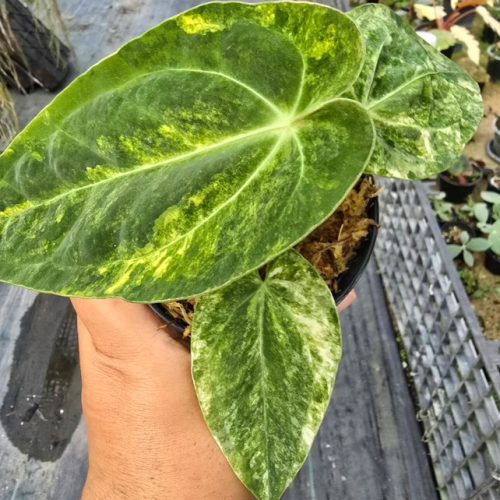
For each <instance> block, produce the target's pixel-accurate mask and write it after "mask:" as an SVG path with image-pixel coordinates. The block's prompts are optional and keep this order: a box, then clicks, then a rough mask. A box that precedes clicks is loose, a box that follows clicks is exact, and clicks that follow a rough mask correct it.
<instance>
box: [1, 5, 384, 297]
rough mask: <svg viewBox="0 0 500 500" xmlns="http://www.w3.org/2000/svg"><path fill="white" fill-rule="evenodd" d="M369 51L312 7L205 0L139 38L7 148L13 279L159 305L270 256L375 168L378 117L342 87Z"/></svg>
mask: <svg viewBox="0 0 500 500" xmlns="http://www.w3.org/2000/svg"><path fill="white" fill-rule="evenodd" d="M362 59H363V45H362V40H361V36H360V34H359V31H358V30H357V28H356V26H355V24H354V23H353V22H352V21H351V20H350V19H349V18H348V17H347V16H345V15H343V14H341V13H340V12H338V11H336V10H333V9H330V8H328V7H325V6H319V5H313V4H307V3H287V2H283V3H277V4H275V3H273V4H261V5H258V6H254V5H247V4H242V3H211V4H206V5H203V6H200V7H198V8H196V9H193V10H191V11H188V12H186V13H184V14H182V15H180V16H177V17H175V18H173V19H171V20H168V21H166V22H164V23H163V24H161V25H159V26H157V27H156V28H154V29H152V30H151V31H149V32H147V33H145V34H144V35H143V36H141V37H140V38H137V39H135V40H133V41H132V42H130V43H129V44H127V45H125V46H124V47H123V48H122V49H121V50H119V51H118V52H117V53H115V54H114V55H112V56H111V57H109V58H107V59H105V60H103V61H102V62H101V63H99V64H98V65H97V66H95V67H93V68H91V69H90V70H89V71H88V72H87V73H86V74H84V75H83V76H82V77H80V78H79V79H77V80H76V81H75V82H74V83H73V84H71V85H70V86H69V87H68V88H67V89H66V90H65V91H64V92H63V93H62V94H61V95H59V96H58V97H57V98H56V99H55V100H54V101H53V103H52V104H51V105H50V106H49V107H48V108H46V109H45V110H44V111H43V112H42V113H41V114H40V115H39V116H38V117H37V118H35V120H34V121H33V122H32V123H31V124H30V125H29V126H28V127H27V128H26V129H25V130H24V131H23V132H22V133H21V134H20V135H19V136H18V138H17V139H16V140H15V141H14V142H13V144H12V145H11V147H10V148H9V149H7V150H6V151H5V152H4V154H3V155H2V157H1V158H0V235H1V239H0V280H2V281H7V282H10V283H13V284H19V285H24V286H28V287H31V288H35V289H38V290H41V291H50V292H55V293H58V294H63V295H77V296H87V297H105V296H119V297H124V298H126V299H128V300H133V301H140V302H153V301H162V300H167V299H172V298H180V297H189V296H193V295H197V294H200V293H202V292H204V291H207V290H211V289H214V288H217V287H219V286H221V285H223V284H224V283H226V282H228V281H230V280H232V279H235V278H237V277H238V276H241V275H242V274H244V273H246V272H248V271H250V270H251V269H254V268H256V267H258V266H260V265H261V264H263V263H264V262H266V261H268V260H269V259H271V258H273V257H274V256H276V255H277V254H279V253H280V252H282V251H283V250H285V249H287V248H288V247H290V246H291V245H292V244H294V243H295V242H297V241H299V240H300V239H301V238H302V237H304V236H305V235H306V234H307V233H309V232H310V230H311V229H312V228H313V227H315V226H316V225H318V224H319V223H320V222H322V221H323V220H324V219H325V218H326V217H327V216H328V215H329V214H330V213H331V212H332V211H333V209H334V208H335V207H336V206H337V205H338V204H339V203H340V202H341V201H342V199H343V198H344V196H345V195H346V193H347V192H348V191H349V189H350V187H351V186H352V185H353V184H354V183H355V182H356V180H357V179H358V177H359V175H360V174H361V172H362V171H363V170H364V167H365V164H366V163H367V160H368V158H369V155H370V153H371V150H372V146H373V141H374V134H373V125H372V123H371V121H370V119H369V116H368V114H367V113H366V112H365V111H364V110H363V108H362V107H361V106H360V105H359V104H357V103H355V102H352V101H348V100H345V99H335V98H336V96H339V95H340V94H342V93H344V92H345V91H346V89H347V88H348V87H349V86H350V85H351V84H352V82H353V81H354V80H355V79H356V77H357V75H358V73H359V71H360V68H361V62H362Z"/></svg>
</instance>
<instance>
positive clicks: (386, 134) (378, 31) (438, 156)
mask: <svg viewBox="0 0 500 500" xmlns="http://www.w3.org/2000/svg"><path fill="white" fill-rule="evenodd" d="M349 16H350V17H351V19H353V20H354V21H355V22H356V24H357V25H358V28H359V29H360V31H361V32H362V34H363V36H364V38H365V41H366V59H365V63H364V66H363V70H362V72H361V75H360V77H359V79H358V81H357V82H356V84H355V85H354V89H353V92H351V93H350V94H349V95H351V94H352V95H353V96H354V97H355V98H356V99H357V100H359V101H360V102H361V103H362V104H363V105H364V106H365V107H366V109H367V110H368V112H369V113H370V116H371V117H372V119H373V121H374V123H375V128H376V130H377V145H376V148H375V151H374V154H373V156H372V158H371V161H370V165H369V167H368V171H369V172H371V173H374V174H376V175H383V176H387V177H396V178H403V179H422V178H425V177H432V176H434V175H435V174H437V173H438V172H440V171H442V170H445V169H446V168H448V167H450V166H451V165H452V164H453V163H454V162H455V161H456V157H457V156H458V155H459V154H460V153H461V152H462V150H463V148H464V145H465V144H466V143H467V141H468V140H469V139H470V138H471V137H472V135H473V133H474V132H475V130H476V128H477V126H478V124H479V121H480V120H481V118H482V116H483V105H482V101H481V94H480V92H479V88H478V86H477V84H476V82H474V81H473V80H472V78H470V77H469V76H468V75H467V73H465V71H463V70H462V69H461V68H460V67H459V66H458V65H457V64H455V63H453V62H452V61H450V60H449V59H447V58H446V57H445V56H443V55H442V54H440V53H439V52H438V51H436V50H435V49H433V48H432V47H431V46H430V45H428V44H427V43H426V42H424V41H423V40H421V39H420V38H419V37H418V36H417V35H416V34H415V32H414V31H413V29H412V28H411V27H410V26H409V25H408V24H407V23H405V22H404V21H403V20H402V19H401V18H400V17H399V16H397V15H396V14H394V13H393V12H392V11H391V10H390V9H389V8H388V7H386V6H384V5H377V4H366V5H363V6H360V7H357V8H356V9H354V10H353V11H351V12H350V13H349Z"/></svg>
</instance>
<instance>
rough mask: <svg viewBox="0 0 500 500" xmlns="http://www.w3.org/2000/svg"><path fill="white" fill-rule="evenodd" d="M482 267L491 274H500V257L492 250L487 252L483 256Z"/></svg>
mask: <svg viewBox="0 0 500 500" xmlns="http://www.w3.org/2000/svg"><path fill="white" fill-rule="evenodd" d="M484 267H485V268H486V269H488V271H489V272H490V273H492V274H496V275H499V274H500V255H497V254H496V253H495V252H493V250H487V251H486V253H485V255H484Z"/></svg>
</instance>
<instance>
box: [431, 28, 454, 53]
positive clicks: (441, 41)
mask: <svg viewBox="0 0 500 500" xmlns="http://www.w3.org/2000/svg"><path fill="white" fill-rule="evenodd" d="M429 33H432V34H433V35H434V36H435V37H436V50H439V51H442V50H446V49H449V48H450V47H453V45H456V43H457V41H456V40H455V37H454V36H453V35H452V34H451V32H450V31H448V30H438V29H435V30H429Z"/></svg>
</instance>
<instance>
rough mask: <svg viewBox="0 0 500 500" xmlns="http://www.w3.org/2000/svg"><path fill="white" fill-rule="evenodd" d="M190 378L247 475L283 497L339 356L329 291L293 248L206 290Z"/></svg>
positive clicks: (258, 487)
mask: <svg viewBox="0 0 500 500" xmlns="http://www.w3.org/2000/svg"><path fill="white" fill-rule="evenodd" d="M191 348H192V356H193V378H194V381H195V386H196V392H197V394H198V399H199V401H200V405H201V408H202V410H203V413H204V415H205V418H206V420H207V423H208V425H209V427H210V429H211V431H212V433H213V435H214V437H215V439H216V440H217V442H218V443H219V445H220V446H221V448H222V450H223V451H224V453H225V455H226V457H227V458H228V460H229V462H230V464H231V465H232V467H233V468H234V470H235V472H236V474H237V475H238V476H239V478H240V479H241V480H242V481H243V483H244V484H245V485H246V486H247V487H248V488H249V489H250V490H251V491H252V492H253V493H254V494H255V495H256V496H257V498H259V499H262V500H263V499H278V498H279V497H280V496H281V494H282V493H283V491H284V490H285V488H286V487H287V485H288V484H289V483H290V481H291V480H292V479H293V477H294V476H295V474H296V473H297V472H298V470H299V469H300V467H301V465H302V463H303V462H304V460H305V458H306V456H307V454H308V452H309V449H310V447H311V444H312V442H313V439H314V436H315V434H316V432H317V430H318V427H319V424H320V423H321V420H322V419H323V415H324V413H325V411H326V408H327V406H328V401H329V398H330V393H331V390H332V386H333V382H334V378H335V374H336V372H337V368H338V364H339V361H340V356H341V350H342V349H341V337H340V326H339V321H338V317H337V313H336V311H335V306H334V303H333V299H332V294H331V292H330V290H329V289H328V288H327V286H326V285H325V283H324V281H323V279H322V278H321V277H320V276H319V275H318V274H317V273H316V271H315V270H314V268H313V267H312V266H311V265H310V264H309V262H307V261H306V260H305V259H304V258H303V257H301V256H300V255H299V254H298V253H296V252H295V251H289V252H286V253H285V254H283V255H282V256H280V257H278V258H277V259H276V260H275V261H273V262H272V263H270V264H268V268H267V275H266V278H265V279H264V280H263V279H261V277H260V276H259V274H258V273H256V272H254V273H250V274H248V275H246V276H245V277H243V278H241V279H240V280H238V281H237V282H235V283H233V284H231V285H229V286H226V287H224V288H221V289H220V290H218V291H216V292H214V293H212V294H208V295H205V296H203V297H202V298H201V299H200V300H199V302H198V304H197V307H196V313H195V318H194V324H193V332H192V344H191Z"/></svg>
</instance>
